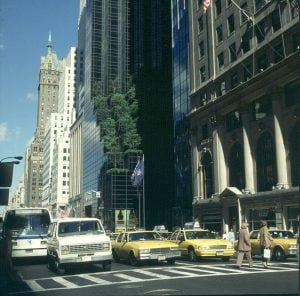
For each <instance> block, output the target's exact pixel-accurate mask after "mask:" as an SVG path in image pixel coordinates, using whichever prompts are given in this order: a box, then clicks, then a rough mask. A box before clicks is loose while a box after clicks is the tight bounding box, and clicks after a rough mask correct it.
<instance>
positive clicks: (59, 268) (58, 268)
mask: <svg viewBox="0 0 300 296" xmlns="http://www.w3.org/2000/svg"><path fill="white" fill-rule="evenodd" d="M54 265H55V271H56V273H57V275H64V274H65V269H64V268H63V267H62V266H61V265H60V264H59V262H58V258H57V257H56V258H55V261H54Z"/></svg>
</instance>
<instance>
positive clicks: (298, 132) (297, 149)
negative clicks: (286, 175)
mask: <svg viewBox="0 0 300 296" xmlns="http://www.w3.org/2000/svg"><path fill="white" fill-rule="evenodd" d="M299 93H300V92H299ZM298 98H300V96H298ZM289 146H290V159H291V160H290V161H291V179H292V186H299V184H300V166H299V163H300V122H297V123H296V125H295V127H294V128H293V130H292V133H291V136H290V141H289Z"/></svg>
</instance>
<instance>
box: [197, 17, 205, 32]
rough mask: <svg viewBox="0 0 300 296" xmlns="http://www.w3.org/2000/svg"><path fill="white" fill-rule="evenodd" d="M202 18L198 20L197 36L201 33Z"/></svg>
mask: <svg viewBox="0 0 300 296" xmlns="http://www.w3.org/2000/svg"><path fill="white" fill-rule="evenodd" d="M203 28H204V27H203V17H202V16H201V17H199V18H198V34H200V33H201V32H202V31H203Z"/></svg>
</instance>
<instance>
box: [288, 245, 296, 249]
mask: <svg viewBox="0 0 300 296" xmlns="http://www.w3.org/2000/svg"><path fill="white" fill-rule="evenodd" d="M288 248H289V249H296V248H297V245H288Z"/></svg>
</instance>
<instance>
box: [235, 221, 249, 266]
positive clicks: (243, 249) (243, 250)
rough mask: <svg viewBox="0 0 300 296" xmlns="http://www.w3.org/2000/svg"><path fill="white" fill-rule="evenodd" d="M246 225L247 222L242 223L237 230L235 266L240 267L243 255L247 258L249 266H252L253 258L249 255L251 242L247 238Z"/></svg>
mask: <svg viewBox="0 0 300 296" xmlns="http://www.w3.org/2000/svg"><path fill="white" fill-rule="evenodd" d="M248 226H249V225H248V224H247V223H242V225H241V229H240V231H239V237H238V256H237V260H236V267H237V268H241V265H242V263H243V260H244V257H245V256H246V258H247V260H248V263H249V267H250V268H251V267H252V266H253V260H252V257H251V242H250V239H249V231H248Z"/></svg>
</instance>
